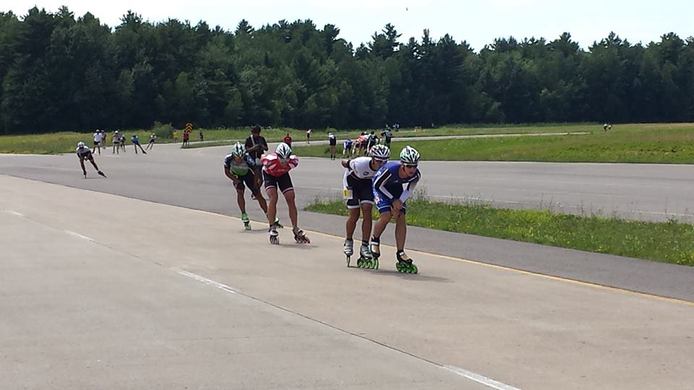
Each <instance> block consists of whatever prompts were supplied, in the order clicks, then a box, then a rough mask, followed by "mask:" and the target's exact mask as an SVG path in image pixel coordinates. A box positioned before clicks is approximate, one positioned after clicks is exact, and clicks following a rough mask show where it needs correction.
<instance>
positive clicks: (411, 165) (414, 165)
mask: <svg viewBox="0 0 694 390" xmlns="http://www.w3.org/2000/svg"><path fill="white" fill-rule="evenodd" d="M402 166H403V167H405V168H417V164H402Z"/></svg>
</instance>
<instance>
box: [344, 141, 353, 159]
mask: <svg viewBox="0 0 694 390" xmlns="http://www.w3.org/2000/svg"><path fill="white" fill-rule="evenodd" d="M342 156H347V158H350V157H352V139H351V138H347V139H346V140H345V141H344V142H343V143H342Z"/></svg>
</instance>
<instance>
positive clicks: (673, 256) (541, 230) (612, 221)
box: [306, 199, 694, 266]
mask: <svg viewBox="0 0 694 390" xmlns="http://www.w3.org/2000/svg"><path fill="white" fill-rule="evenodd" d="M407 203H408V206H407V221H408V224H409V225H414V226H420V227H425V228H430V229H436V230H444V231H449V232H456V233H467V234H475V235H480V236H486V237H495V238H502V239H508V240H515V241H523V242H532V243H536V244H542V245H551V246H556V247H561V248H571V249H578V250H582V251H589V252H596V253H605V254H612V255H618V256H626V257H635V258H640V259H647V260H653V261H658V262H663V263H672V264H680V265H687V266H694V225H690V224H685V223H680V222H677V221H676V220H670V221H668V222H662V223H655V222H641V221H627V220H623V219H619V218H606V217H601V216H576V215H570V214H559V213H555V212H552V211H549V210H511V209H498V208H493V207H491V206H488V205H479V204H449V203H442V202H432V201H428V200H425V199H411V200H408V202H407ZM306 210H309V211H315V212H320V213H327V214H336V215H345V216H346V215H347V211H346V209H345V206H344V204H343V202H341V201H316V202H314V203H312V204H310V205H309V206H308V207H307V208H306Z"/></svg>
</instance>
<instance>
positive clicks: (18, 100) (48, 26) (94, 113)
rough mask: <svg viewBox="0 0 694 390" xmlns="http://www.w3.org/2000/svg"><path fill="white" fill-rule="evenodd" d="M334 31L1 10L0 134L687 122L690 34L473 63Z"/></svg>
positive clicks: (553, 47)
mask: <svg viewBox="0 0 694 390" xmlns="http://www.w3.org/2000/svg"><path fill="white" fill-rule="evenodd" d="M339 33H340V30H339V28H338V27H336V26H334V25H331V24H327V25H325V26H324V27H323V28H322V29H321V28H317V27H316V25H315V24H314V23H313V22H312V21H311V20H297V21H294V22H288V21H286V20H281V21H278V22H277V23H275V24H272V25H265V26H262V27H259V28H257V29H256V28H254V27H253V26H251V25H250V24H249V23H248V22H247V21H245V20H242V21H241V22H240V23H239V24H238V26H237V27H236V29H235V31H233V32H232V31H225V30H224V29H222V28H220V27H219V26H217V27H215V28H210V26H208V25H207V24H206V23H205V22H204V21H201V22H199V23H197V24H196V25H191V24H190V23H189V22H187V21H185V22H181V21H179V20H176V19H169V20H167V21H164V22H159V23H151V22H149V21H145V20H143V18H142V17H141V16H140V15H138V14H136V13H134V12H132V11H129V12H128V13H127V14H125V15H124V16H123V17H122V18H121V23H120V24H119V25H118V26H115V27H114V28H111V27H109V26H107V25H106V24H102V23H101V22H100V21H99V19H97V18H96V17H94V16H93V15H92V14H90V13H86V14H85V15H84V16H81V17H77V18H75V15H74V14H73V12H71V11H70V10H69V9H68V8H67V7H61V8H60V9H59V10H58V11H57V12H55V13H51V12H47V11H45V10H44V9H38V8H36V7H35V8H32V9H30V10H29V11H28V13H27V14H26V15H24V16H22V17H18V16H17V15H15V14H13V13H12V12H0V81H2V83H1V84H0V133H4V134H9V133H40V132H48V131H57V130H89V129H94V128H107V129H109V128H110V129H115V128H149V127H151V126H152V125H153V123H154V122H155V121H159V122H163V123H172V124H173V125H174V126H176V127H180V126H182V125H183V124H184V123H186V122H194V123H195V124H196V125H197V126H201V127H208V128H211V127H221V126H224V127H228V126H242V125H248V124H254V123H260V124H265V125H274V126H290V127H295V128H307V127H313V128H320V127H326V126H330V127H335V128H364V127H380V126H383V125H384V124H385V123H393V122H398V123H400V124H401V125H402V126H431V125H432V124H435V125H436V124H451V123H500V122H504V123H534V122H581V121H598V122H604V121H608V122H663V121H668V122H675V121H692V120H694V38H692V37H689V38H686V39H682V38H680V37H679V36H677V35H676V34H674V33H669V34H664V35H662V36H661V37H660V41H659V42H651V43H648V44H647V45H645V46H644V45H642V44H640V43H638V44H631V43H630V42H629V41H627V40H626V39H622V38H620V37H619V36H618V35H617V34H615V33H610V34H609V36H608V37H606V38H604V39H602V40H600V41H599V42H594V43H593V45H592V46H590V47H589V48H588V49H587V50H583V49H581V48H580V46H579V45H578V44H577V43H576V42H574V41H573V40H572V39H571V35H570V34H569V33H564V34H562V35H561V36H559V37H558V38H556V39H554V40H552V41H547V40H545V39H544V38H540V39H535V38H530V39H528V38H526V39H523V40H516V39H515V38H513V37H509V38H499V39H496V40H494V42H493V43H491V44H488V45H486V46H485V47H484V48H483V49H481V50H480V51H479V52H475V51H474V50H473V49H472V48H471V47H470V46H469V44H468V43H467V42H465V41H456V40H455V39H454V38H453V37H451V36H450V35H448V34H447V35H444V36H443V37H442V38H440V39H438V40H435V39H433V38H432V37H430V35H429V32H428V31H427V30H424V31H423V35H422V37H421V38H419V39H415V38H409V39H408V40H407V41H401V40H400V38H401V34H399V33H398V32H397V30H396V28H395V26H393V25H391V24H387V25H386V26H385V27H384V28H383V30H382V31H380V32H376V33H374V34H373V36H372V37H371V41H370V42H368V43H367V44H361V45H360V46H358V47H356V48H355V47H353V45H352V44H351V43H350V42H347V41H346V40H344V39H342V38H339Z"/></svg>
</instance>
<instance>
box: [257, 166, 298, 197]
mask: <svg viewBox="0 0 694 390" xmlns="http://www.w3.org/2000/svg"><path fill="white" fill-rule="evenodd" d="M263 179H265V189H266V190H267V189H268V188H270V187H275V188H277V186H279V187H280V191H282V193H285V192H287V191H291V190H293V189H294V186H293V185H292V178H291V177H289V172H287V173H285V174H284V175H282V176H279V177H275V176H272V175H270V174H269V173H267V172H265V171H263Z"/></svg>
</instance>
